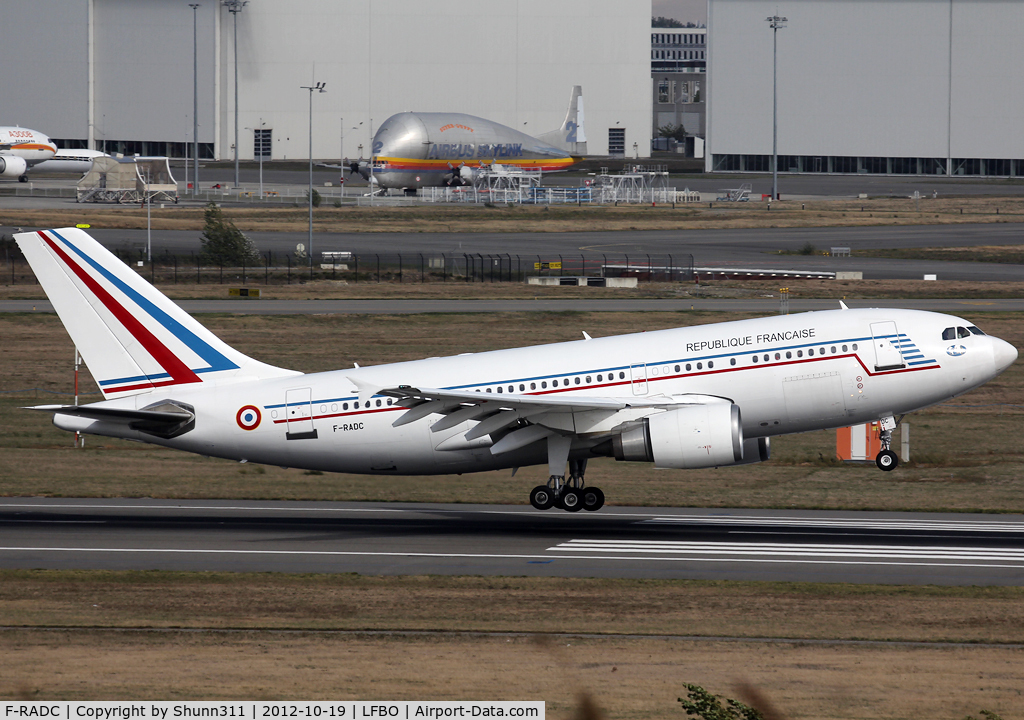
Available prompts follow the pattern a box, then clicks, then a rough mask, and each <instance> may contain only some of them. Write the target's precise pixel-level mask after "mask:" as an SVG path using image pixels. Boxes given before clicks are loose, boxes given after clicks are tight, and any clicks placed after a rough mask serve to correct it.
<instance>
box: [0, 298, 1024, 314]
mask: <svg viewBox="0 0 1024 720" xmlns="http://www.w3.org/2000/svg"><path fill="white" fill-rule="evenodd" d="M845 302H846V305H847V307H858V308H874V307H886V308H905V309H909V310H928V311H931V312H948V313H954V314H957V313H976V312H1021V311H1024V298H992V299H987V300H985V299H982V300H959V299H955V298H949V299H946V298H922V299H917V300H847V301H845ZM176 304H177V305H179V306H180V307H181V308H182V309H184V310H185V311H186V312H188V313H189V314H203V313H230V314H238V315H338V314H360V315H407V314H413V313H477V312H678V311H681V310H705V311H727V312H765V313H775V312H778V311H779V300H778V299H768V298H764V299H761V298H751V299H707V300H704V299H693V300H632V299H628V298H624V299H622V300H615V299H601V300H580V299H566V300H557V299H537V300H505V299H503V300H480V299H476V300H255V299H254V300H178V301H176ZM838 307H839V301H838V300H829V299H806V300H804V299H799V300H790V301H789V311H790V312H791V313H793V312H805V311H809V310H835V309H836V308H838ZM23 312H53V306H52V305H51V304H50V303H49V301H47V300H0V313H23Z"/></svg>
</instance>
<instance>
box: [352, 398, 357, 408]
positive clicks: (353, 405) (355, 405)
mask: <svg viewBox="0 0 1024 720" xmlns="http://www.w3.org/2000/svg"><path fill="white" fill-rule="evenodd" d="M352 407H353V408H355V409H356V410H358V409H359V401H358V400H356V401H355V402H354V403H352Z"/></svg>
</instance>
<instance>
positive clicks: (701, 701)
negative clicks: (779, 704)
mask: <svg viewBox="0 0 1024 720" xmlns="http://www.w3.org/2000/svg"><path fill="white" fill-rule="evenodd" d="M686 689H687V690H688V691H689V692H687V694H686V698H687V699H686V700H684V699H683V698H679V702H680V703H681V704H682V706H683V710H685V711H686V714H687V715H691V716H694V717H698V718H701V720H764V716H763V715H762V714H761V713H760V712H759V711H758V710H755V709H754V708H752V707H750V706H749V705H744V704H743V703H741V702H740V701H739V700H733V699H731V698H730V699H728V700H726V705H727V707H723V706H722V703H721V701H720V700H719V699H718V697H717V696H715V695H712V694H711V693H709V692H708V691H707V690H705V689H704V688H702V687H701V686H700V685H687V686H686Z"/></svg>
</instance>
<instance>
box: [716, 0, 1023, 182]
mask: <svg viewBox="0 0 1024 720" xmlns="http://www.w3.org/2000/svg"><path fill="white" fill-rule="evenodd" d="M776 14H778V15H781V16H785V17H786V18H787V19H788V22H787V23H786V27H784V28H781V29H779V30H778V31H777V32H778V153H779V170H780V171H782V172H785V171H795V172H805V173H817V172H821V173H826V172H833V173H891V174H922V175H944V174H949V175H994V176H999V175H1002V176H1024V133H1022V132H1020V124H1021V118H1022V117H1024V84H1022V83H1021V82H1020V68H1021V67H1024V44H1022V43H1021V42H1020V38H1021V36H1022V35H1024V4H1022V3H1020V2H1011V1H1007V0H886V1H884V2H883V1H880V0H788V1H783V2H781V3H780V2H777V0H709V2H708V51H707V52H708V55H707V64H708V84H709V90H708V93H707V127H708V133H707V147H706V151H707V157H706V161H705V167H706V169H707V170H708V171H712V170H714V171H756V172H766V171H771V159H772V29H771V27H770V26H769V23H768V22H767V21H766V18H768V17H769V16H772V15H776Z"/></svg>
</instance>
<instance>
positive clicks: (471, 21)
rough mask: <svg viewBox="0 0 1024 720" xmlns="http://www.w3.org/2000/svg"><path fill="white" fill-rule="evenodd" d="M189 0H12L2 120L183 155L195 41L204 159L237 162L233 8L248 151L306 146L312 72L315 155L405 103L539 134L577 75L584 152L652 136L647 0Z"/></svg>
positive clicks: (67, 139) (616, 148) (303, 153)
mask: <svg viewBox="0 0 1024 720" xmlns="http://www.w3.org/2000/svg"><path fill="white" fill-rule="evenodd" d="M197 2H198V4H199V7H197V8H196V9H195V10H193V9H192V7H190V3H189V2H188V1H187V0H6V2H5V3H4V10H5V16H6V17H7V18H9V19H10V18H15V17H16V18H18V23H17V26H18V31H17V32H13V33H9V36H8V37H7V38H6V39H5V40H4V42H3V43H0V61H2V66H3V68H4V72H3V73H2V74H0V97H3V98H4V115H3V117H2V118H0V122H2V123H4V124H10V125H22V126H25V127H31V128H34V129H37V130H40V131H41V132H45V133H47V134H49V135H50V137H52V138H54V139H57V140H58V144H59V145H60V146H62V147H89V148H96V149H101V150H106V151H107V152H124V153H140V154H143V155H170V156H175V157H181V156H183V155H184V154H185V148H186V145H187V144H190V143H191V142H192V124H193V123H192V116H193V112H192V108H193V51H194V50H195V53H196V55H197V58H198V63H197V64H198V82H197V85H198V94H199V100H198V107H199V109H198V113H197V116H198V119H199V142H200V144H201V150H200V156H201V157H204V158H218V159H227V158H231V157H233V144H234V142H235V132H234V128H235V109H234V108H235V105H234V97H235V83H234V77H235V70H236V65H235V61H234V57H235V44H234V37H235V21H236V20H237V37H238V45H237V51H238V63H237V73H238V88H237V89H238V101H239V112H238V125H239V156H240V157H241V158H243V159H251V158H253V157H254V143H255V141H256V136H255V130H256V129H259V128H261V127H262V128H263V129H265V130H269V131H270V132H269V133H268V135H269V139H270V141H271V142H270V148H269V153H270V154H269V156H270V157H272V158H274V159H291V158H296V159H299V158H302V159H305V158H308V156H309V149H308V147H309V126H310V117H309V101H310V96H309V92H308V91H307V90H303V89H301V86H303V85H305V86H309V85H312V84H315V83H317V82H324V83H326V93H324V94H320V93H314V95H313V97H312V104H313V114H312V126H313V133H312V134H313V155H314V157H317V158H340V157H342V156H350V157H358V156H359V154H360V148H362V153H363V156H364V157H365V156H368V155H369V144H370V138H371V137H372V133H373V131H374V130H375V129H376V127H377V126H379V124H380V123H381V122H382V121H383V120H385V119H386V118H387V117H389V116H390V115H393V114H394V113H397V112H402V111H406V110H413V111H420V112H443V111H449V112H464V113H469V114H471V115H478V116H481V117H485V118H488V119H490V120H494V121H496V122H499V123H503V124H506V125H509V126H511V127H514V128H517V129H520V130H522V131H524V132H526V133H529V134H532V135H537V134H542V133H545V132H548V131H551V130H555V129H557V128H558V127H559V126H560V125H561V122H562V119H563V118H564V117H565V112H566V107H567V106H568V103H569V98H570V94H571V91H572V87H573V85H581V86H582V87H583V96H584V99H585V110H586V126H585V127H586V131H587V140H588V144H589V150H590V152H591V153H593V154H597V155H602V154H608V153H609V151H610V150H611V151H612V152H615V153H616V154H623V153H624V152H625V149H626V148H633V147H634V144H635V147H638V148H640V152H641V154H642V155H647V154H648V152H647V151H648V148H650V140H651V97H650V89H649V82H650V59H649V57H648V45H649V33H650V6H649V4H645V3H632V2H629V3H624V2H621V0H559V1H558V2H554V3H552V2H549V1H548V0H481V1H480V2H472V3H458V4H450V3H448V4H443V3H431V2H422V0H249V2H247V3H245V4H244V6H242V5H243V4H242V3H241V2H239V3H237V6H236V7H237V9H238V10H239V12H237V13H231V12H230V10H229V8H228V7H226V5H230V3H224V2H222V0H197ZM238 6H241V7H238ZM193 19H194V21H195V46H193ZM261 123H262V124H261ZM609 139H611V142H612V147H611V148H609ZM342 145H344V147H342ZM631 154H632V153H631Z"/></svg>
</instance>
